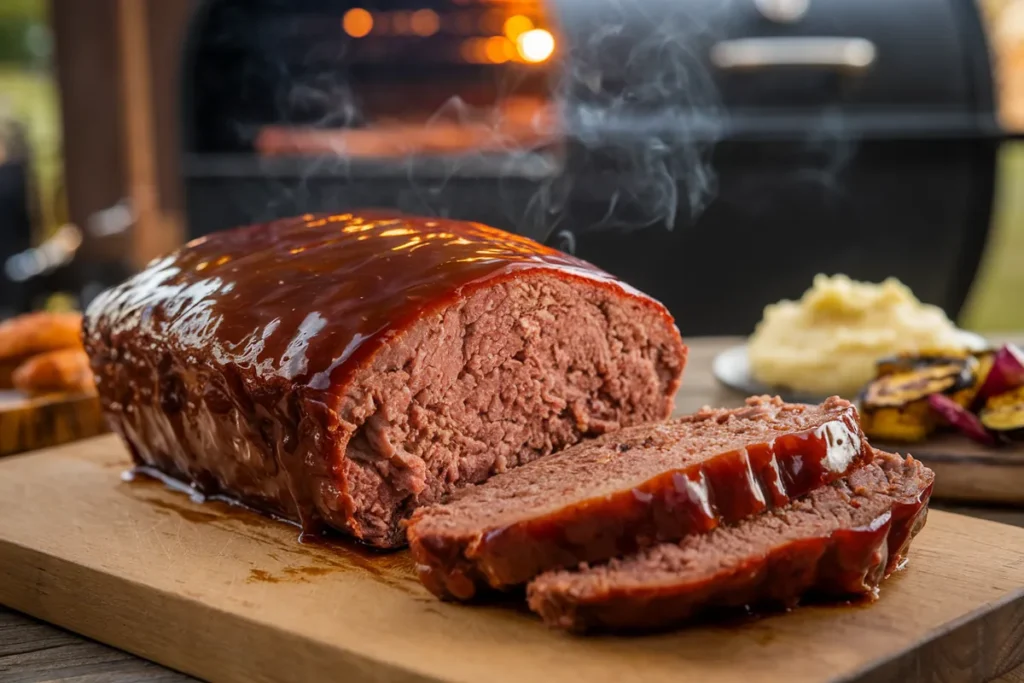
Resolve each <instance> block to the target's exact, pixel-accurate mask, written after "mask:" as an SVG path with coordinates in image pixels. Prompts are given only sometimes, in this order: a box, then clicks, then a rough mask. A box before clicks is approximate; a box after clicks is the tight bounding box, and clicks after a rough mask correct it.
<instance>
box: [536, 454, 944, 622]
mask: <svg viewBox="0 0 1024 683" xmlns="http://www.w3.org/2000/svg"><path fill="white" fill-rule="evenodd" d="M933 480H934V474H933V473H932V472H931V470H929V469H928V468H926V467H924V466H922V465H921V463H920V462H918V461H917V460H914V459H913V458H912V457H908V458H907V459H906V460H903V459H902V458H900V457H899V456H898V455H891V454H888V453H881V452H878V453H877V455H876V457H875V459H874V462H873V463H872V464H870V465H867V466H866V467H864V468H862V469H859V470H857V471H855V472H853V473H852V474H851V475H850V476H849V477H848V478H846V479H844V480H842V481H839V482H836V483H835V484H833V485H831V486H826V487H823V488H820V489H818V490H816V491H813V492H812V493H810V494H809V495H808V496H807V497H805V498H803V499H801V500H798V501H794V502H793V503H790V504H789V505H787V506H785V507H783V508H779V509H776V510H772V511H769V512H767V513H765V514H763V515H759V516H757V517H754V518H752V519H747V520H744V521H742V522H740V523H739V524H736V525H734V526H723V527H720V528H718V529H716V530H715V531H712V532H711V533H709V534H703V535H695V536H688V537H687V538H685V539H684V540H683V541H682V542H679V543H672V544H669V543H665V544H661V545H657V546H654V547H652V548H648V549H647V550H644V551H642V552H640V553H638V554H636V555H632V556H629V557H626V558H624V559H617V560H612V561H611V562H609V563H607V564H604V565H600V566H592V567H587V566H585V565H584V566H582V567H581V568H579V569H577V570H574V571H555V572H548V573H545V574H542V575H541V576H539V577H537V578H536V579H535V580H534V581H533V582H532V583H531V584H530V586H529V589H528V598H529V603H530V608H531V609H533V611H535V612H537V613H538V614H540V615H541V617H543V619H544V621H545V622H547V623H548V624H550V625H551V626H555V627H558V628H564V629H569V630H573V631H595V630H622V631H631V630H651V629H658V628H664V627H668V626H672V625H676V624H679V623H681V622H683V621H686V620H687V619H688V618H690V617H691V616H693V615H695V614H696V613H698V612H700V611H702V610H706V609H708V608H714V607H740V606H745V605H751V604H776V605H778V604H781V605H786V606H789V605H793V604H795V603H796V602H797V601H798V600H799V599H800V598H801V597H802V596H803V595H805V594H807V593H815V594H819V595H826V596H849V595H863V594H869V593H872V592H873V591H874V590H875V589H876V588H877V587H878V585H879V583H880V582H881V580H882V579H883V578H884V577H886V576H888V575H889V574H890V573H892V572H893V571H894V570H895V569H896V568H898V567H900V566H901V565H902V563H903V562H904V560H905V558H906V555H907V550H908V547H909V545H910V541H911V539H912V538H913V537H914V536H915V535H916V534H917V532H918V531H920V530H921V528H922V527H923V526H924V523H925V518H926V516H927V505H928V498H929V496H930V495H931V490H932V482H933Z"/></svg>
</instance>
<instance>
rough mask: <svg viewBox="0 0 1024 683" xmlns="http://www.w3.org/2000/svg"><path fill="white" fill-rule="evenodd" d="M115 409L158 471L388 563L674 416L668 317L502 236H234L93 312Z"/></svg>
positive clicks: (157, 270) (304, 226)
mask: <svg viewBox="0 0 1024 683" xmlns="http://www.w3.org/2000/svg"><path fill="white" fill-rule="evenodd" d="M85 343H86V346H87V349H88V352H89V354H90V357H91V363H92V368H93V370H94V372H95V374H96V377H97V384H98V389H99V393H100V397H101V400H102V404H103V408H104V410H105V412H106V415H107V417H108V420H109V421H110V423H111V424H112V426H113V428H114V429H115V430H116V431H117V432H118V433H120V435H121V436H122V437H123V438H124V440H125V441H126V442H127V444H128V446H129V447H130V449H131V451H132V453H133V455H134V457H135V460H136V462H137V463H139V464H140V465H145V466H148V467H151V468H156V469H157V470H160V471H161V472H163V473H165V474H167V475H169V476H171V477H173V478H177V479H180V480H182V481H184V482H186V483H188V484H191V485H193V486H194V487H195V488H197V489H198V490H199V491H200V492H202V493H208V494H220V495H225V496H227V497H230V498H234V499H237V500H239V501H241V502H243V503H245V504H247V505H249V506H251V507H254V508H256V509H259V510H263V511H265V512H268V513H272V514H275V515H278V516H282V517H285V518H288V519H291V520H295V521H297V522H301V524H302V526H303V528H304V529H305V530H306V531H307V532H319V531H320V530H322V529H323V528H325V527H327V526H329V527H335V528H337V529H340V530H342V531H344V532H347V533H349V534H351V535H352V536H355V537H356V538H358V539H361V540H362V541H364V542H366V543H369V544H372V545H374V546H378V547H394V546H397V545H400V544H402V543H404V531H403V529H402V526H401V524H400V523H401V521H402V520H403V519H404V518H405V517H406V516H407V515H408V514H409V512H410V511H411V510H412V509H414V508H415V507H417V506H419V505H423V504H428V503H433V502H437V501H440V500H443V499H444V498H445V497H446V496H447V495H448V494H450V493H451V492H452V491H453V490H455V489H457V488H458V487H460V486H464V485H466V484H473V483H478V482H481V481H483V480H485V479H487V478H488V477H490V476H491V475H493V474H495V473H498V472H503V471H505V470H507V469H510V468H513V467H516V466H518V465H522V464H523V463H527V462H530V461H531V460H534V459H536V458H537V457H540V456H543V455H546V454H549V453H552V452H554V451H558V450H560V449H562V448H564V447H566V446H569V445H572V444H575V443H576V442H578V441H579V440H580V439H582V438H585V437H590V436H598V435H600V434H603V433H605V432H609V431H612V430H615V429H618V428H620V427H625V426H629V425H632V424H637V423H642V422H648V421H651V420H660V419H664V418H666V417H667V416H668V415H669V414H670V412H671V410H672V406H673V396H674V394H675V392H676V389H677V388H678V386H679V382H680V377H681V374H682V371H683V366H684V364H685V360H686V348H685V347H684V346H683V344H682V341H681V339H680V337H679V332H678V330H677V329H676V327H675V325H674V323H673V321H672V319H671V317H670V316H669V314H668V313H667V311H666V310H665V308H664V307H663V306H661V305H660V304H659V303H657V302H656V301H654V300H652V299H651V298H649V297H647V296H645V295H643V294H642V293H640V292H638V291H636V290H634V289H632V288H630V287H629V286H628V285H625V284H623V283H621V282H619V281H617V280H616V279H614V278H613V277H612V276H610V275H608V274H607V273H604V272H602V271H600V270H598V269H597V268H594V267H593V266H591V265H589V264H587V263H585V262H583V261H580V260H578V259H575V258H573V257H570V256H567V255H565V254H562V253H560V252H557V251H554V250H552V249H549V248H547V247H544V246H542V245H540V244H537V243H535V242H533V241H531V240H528V239H525V238H522V237H518V236H515V235H511V234H508V233H505V232H503V231H500V230H496V229H493V228H488V227H486V226H482V225H478V224H473V223H464V222H458V221H449V220H442V219H416V218H410V217H406V216H401V215H397V214H382V213H367V214H359V215H352V214H345V215H337V216H303V217H301V218H296V219H291V220H284V221H278V222H274V223H270V224H266V225H258V226H252V227H248V228H242V229H238V230H232V231H227V232H223V233H216V234H212V235H209V236H208V237H203V238H200V239H198V240H196V241H193V242H191V243H189V244H188V245H186V246H185V247H183V248H182V249H180V250H179V251H177V252H175V253H174V254H171V255H170V256H168V257H166V258H163V259H160V260H157V261H155V262H153V263H152V264H150V265H149V267H147V268H146V269H145V270H144V271H143V272H141V273H140V274H138V275H136V276H135V277H133V278H131V279H130V280H128V281H127V282H125V283H124V284H122V285H120V286H118V287H115V288H113V289H112V290H110V291H108V292H106V293H105V294H103V295H102V296H100V297H99V298H97V299H96V301H95V302H94V303H93V304H92V305H91V306H90V307H89V310H88V312H87V315H86V322H85Z"/></svg>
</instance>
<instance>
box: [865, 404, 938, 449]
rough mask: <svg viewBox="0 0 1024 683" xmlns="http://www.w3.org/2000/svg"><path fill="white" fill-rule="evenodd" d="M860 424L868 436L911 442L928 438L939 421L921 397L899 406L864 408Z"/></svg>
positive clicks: (884, 439) (883, 439)
mask: <svg viewBox="0 0 1024 683" xmlns="http://www.w3.org/2000/svg"><path fill="white" fill-rule="evenodd" d="M860 424H861V428H862V429H863V430H864V433H865V434H867V435H868V438H871V439H879V440H882V441H903V442H911V443H912V442H916V441H924V440H925V439H926V438H928V436H929V435H930V434H931V433H932V432H934V431H935V429H936V427H938V424H939V421H938V419H937V418H936V415H935V412H934V411H933V410H932V409H931V407H930V406H929V405H928V401H927V399H921V400H919V401H914V402H913V403H910V404H908V405H905V406H902V407H900V408H876V409H867V408H865V409H864V410H862V411H861V413H860Z"/></svg>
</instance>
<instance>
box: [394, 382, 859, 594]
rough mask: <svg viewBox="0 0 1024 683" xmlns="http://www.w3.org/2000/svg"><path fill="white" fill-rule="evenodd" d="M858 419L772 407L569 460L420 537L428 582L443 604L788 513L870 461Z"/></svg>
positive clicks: (456, 506) (513, 482)
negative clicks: (799, 500)
mask: <svg viewBox="0 0 1024 683" xmlns="http://www.w3.org/2000/svg"><path fill="white" fill-rule="evenodd" d="M870 457H871V451H870V449H869V447H868V445H867V442H866V441H865V440H864V435H863V433H862V432H861V431H860V426H859V422H858V419H857V411H856V408H854V406H853V405H851V404H850V403H849V402H848V401H844V400H842V399H840V398H831V399H829V400H827V401H826V402H825V403H824V404H822V405H820V406H806V405H791V404H786V403H783V402H782V401H781V400H780V399H778V398H768V397H759V398H752V399H749V400H748V401H747V404H746V406H744V407H743V408H740V409H736V410H711V409H705V410H702V411H700V412H699V413H697V414H695V415H691V416H688V417H683V418H679V419H676V420H671V421H668V422H664V423H657V424H647V425H640V426H636V427H630V428H628V429H623V430H621V431H619V432H616V433H614V434H609V435H606V436H604V437H601V438H598V439H594V440H591V441H588V442H585V443H582V444H578V445H576V446H573V447H571V448H568V449H566V450H564V451H562V452H561V453H557V454H555V455H551V456H548V457H545V458H543V459H541V460H537V461H535V462H533V463H530V464H529V465H526V466H524V467H521V468H519V469H517V470H515V471H512V472H508V473H505V474H502V475H499V476H497V477H494V478H492V479H490V480H489V481H487V482H486V483H484V484H481V485H479V486H474V487H471V488H467V489H463V490H461V491H459V492H457V493H456V494H455V495H454V496H453V497H452V500H451V501H449V502H448V504H446V505H435V506H430V507H424V508H421V509H419V510H417V511H416V512H415V513H414V514H413V516H412V518H411V520H410V522H409V529H408V537H409V544H410V547H411V549H412V553H413V556H414V557H415V559H416V562H417V568H418V572H419V575H420V579H421V580H422V581H423V583H424V584H425V585H426V586H427V587H428V588H429V589H430V590H431V591H432V592H433V593H435V594H436V595H438V596H439V597H442V598H455V599H461V600H468V599H470V598H472V597H473V596H474V595H475V594H476V593H477V591H478V590H479V589H480V588H482V587H488V586H489V587H491V588H498V589H501V588H506V587H509V586H513V585H516V584H521V583H525V582H526V581H529V580H530V579H532V578H533V577H534V576H536V575H537V574H539V573H540V572H543V571H545V570H549V569H553V568H557V567H572V566H575V565H576V564H578V563H579V562H587V561H589V562H593V561H600V560H606V559H609V558H611V557H616V556H621V555H624V554H627V553H630V552H633V551H635V550H637V549H639V548H643V547H645V546H649V545H652V544H654V543H657V542H659V541H674V540H678V539H680V538H682V537H683V536H685V535H687V534H690V533H700V532H706V531H709V530H711V529H713V528H715V527H716V526H717V525H718V524H720V523H721V522H723V521H725V522H731V521H736V520H739V519H743V518H745V517H748V516H750V515H754V514H757V513H760V512H763V511H764V510H766V509H768V508H771V507H775V506H779V505H785V504H786V503H788V502H789V501H790V500H791V499H793V498H795V497H797V496H801V495H803V494H805V493H807V492H809V491H811V490H813V489H816V488H818V487H820V486H823V485H825V484H827V483H830V482H832V481H835V480H836V479H839V478H841V477H843V476H844V475H845V474H846V473H847V472H849V471H851V470H852V469H853V468H855V467H858V466H859V465H861V464H863V463H865V462H867V461H868V460H870Z"/></svg>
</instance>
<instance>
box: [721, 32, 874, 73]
mask: <svg viewBox="0 0 1024 683" xmlns="http://www.w3.org/2000/svg"><path fill="white" fill-rule="evenodd" d="M876 54H877V50H876V49H875V44H874V43H872V42H871V41H870V40H867V39H865V38H810V37H808V38H740V39H737V40H723V41H722V42H720V43H717V44H715V45H714V46H713V47H712V48H711V62H712V63H713V64H714V65H715V66H717V67H718V68H720V69H727V70H740V69H763V68H769V67H778V66H814V67H825V68H835V69H847V70H852V71H863V70H865V69H867V68H868V67H869V66H871V64H873V63H874V61H875V56H876Z"/></svg>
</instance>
